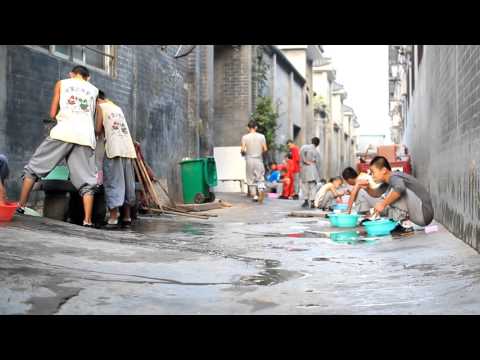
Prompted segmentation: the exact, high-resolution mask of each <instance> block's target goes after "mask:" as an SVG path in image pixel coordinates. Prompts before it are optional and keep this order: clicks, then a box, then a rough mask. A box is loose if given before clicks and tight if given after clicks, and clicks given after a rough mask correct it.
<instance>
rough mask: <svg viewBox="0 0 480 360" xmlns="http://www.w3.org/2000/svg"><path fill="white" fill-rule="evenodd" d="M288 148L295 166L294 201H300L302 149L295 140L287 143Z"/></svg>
mask: <svg viewBox="0 0 480 360" xmlns="http://www.w3.org/2000/svg"><path fill="white" fill-rule="evenodd" d="M287 146H288V148H289V149H290V154H291V155H292V160H293V164H294V169H293V199H294V200H298V193H299V191H300V149H299V148H298V146H297V145H295V143H294V142H293V140H288V141H287Z"/></svg>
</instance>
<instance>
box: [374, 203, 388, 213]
mask: <svg viewBox="0 0 480 360" xmlns="http://www.w3.org/2000/svg"><path fill="white" fill-rule="evenodd" d="M386 207H387V205H385V203H384V202H383V201H381V202H379V203H378V204H377V205H375V207H374V209H375V212H376V213H377V214H379V215H380V214H381V213H382V212H383V210H385V208H386Z"/></svg>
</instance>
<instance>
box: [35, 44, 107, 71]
mask: <svg viewBox="0 0 480 360" xmlns="http://www.w3.org/2000/svg"><path fill="white" fill-rule="evenodd" d="M34 46H35V47H38V48H41V49H43V50H46V51H48V52H49V53H50V54H52V55H54V56H58V57H60V58H63V59H66V60H69V61H72V62H76V63H79V64H82V65H85V66H87V67H90V68H94V69H98V70H102V71H105V72H107V73H109V74H112V72H113V66H114V61H115V56H114V51H113V50H114V49H113V45H34Z"/></svg>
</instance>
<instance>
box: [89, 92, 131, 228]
mask: <svg viewBox="0 0 480 360" xmlns="http://www.w3.org/2000/svg"><path fill="white" fill-rule="evenodd" d="M96 115H97V119H96V125H95V132H96V134H97V136H98V135H101V134H102V133H103V134H104V135H105V157H104V158H103V185H104V188H105V196H106V201H107V207H108V209H109V211H110V217H109V219H108V222H107V225H106V228H107V229H116V228H118V225H119V223H118V219H119V208H120V207H123V210H124V211H123V219H122V224H123V226H124V227H128V226H130V224H131V222H132V219H131V218H130V207H131V206H134V205H135V200H136V198H135V176H134V173H133V164H132V160H133V159H136V158H137V155H136V152H135V147H134V145H133V140H132V137H131V136H130V130H129V129H128V124H127V121H126V120H125V115H124V114H123V111H122V109H121V108H120V107H119V106H117V105H115V104H114V103H113V102H112V101H111V100H109V99H107V98H106V97H105V94H104V92H103V91H101V90H100V91H99V93H98V99H97V111H96Z"/></svg>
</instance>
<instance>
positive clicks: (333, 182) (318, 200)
mask: <svg viewBox="0 0 480 360" xmlns="http://www.w3.org/2000/svg"><path fill="white" fill-rule="evenodd" d="M342 183H343V180H342V178H341V177H340V176H338V177H334V178H331V179H330V181H329V182H328V183H326V184H325V185H323V186H322V187H321V188H320V190H318V192H317V194H316V195H315V202H314V204H315V207H316V208H318V209H322V210H331V207H332V205H333V202H334V201H335V199H337V198H340V197H342V196H343V195H345V192H344V191H339V190H338V188H339V187H340V186H342Z"/></svg>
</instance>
